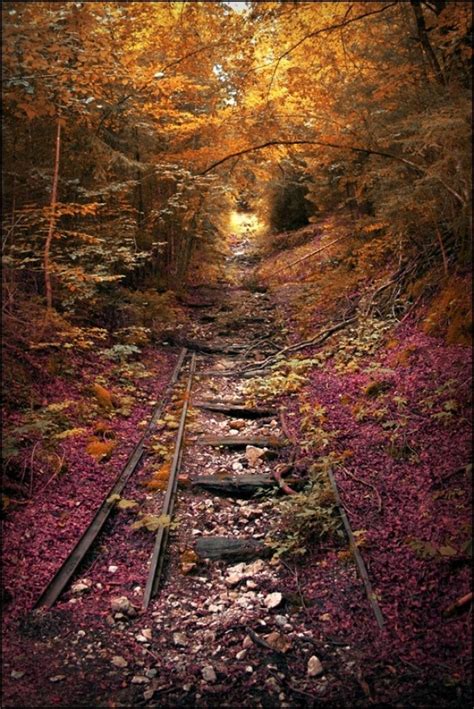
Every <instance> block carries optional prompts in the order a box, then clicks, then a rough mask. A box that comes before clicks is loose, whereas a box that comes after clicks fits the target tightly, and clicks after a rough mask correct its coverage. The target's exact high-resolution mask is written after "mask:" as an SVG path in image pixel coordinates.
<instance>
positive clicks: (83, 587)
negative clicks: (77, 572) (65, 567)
mask: <svg viewBox="0 0 474 709" xmlns="http://www.w3.org/2000/svg"><path fill="white" fill-rule="evenodd" d="M91 586H92V581H90V580H89V579H81V580H80V581H77V583H75V584H73V585H72V586H71V591H72V592H73V593H87V592H88V591H90V590H91Z"/></svg>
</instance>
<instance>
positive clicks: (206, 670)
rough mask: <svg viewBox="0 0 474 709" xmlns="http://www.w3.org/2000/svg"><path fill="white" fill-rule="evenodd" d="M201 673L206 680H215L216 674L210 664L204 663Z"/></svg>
mask: <svg viewBox="0 0 474 709" xmlns="http://www.w3.org/2000/svg"><path fill="white" fill-rule="evenodd" d="M201 674H202V677H203V679H204V680H205V681H206V682H215V681H216V679H217V675H216V673H215V671H214V668H213V666H212V665H206V666H205V667H203V668H202V670H201Z"/></svg>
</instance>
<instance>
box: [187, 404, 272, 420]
mask: <svg viewBox="0 0 474 709" xmlns="http://www.w3.org/2000/svg"><path fill="white" fill-rule="evenodd" d="M193 406H195V407H196V408H197V409H205V410H206V411H215V412H217V413H220V414H225V415H226V416H232V417H233V418H242V419H259V418H267V417H270V416H277V412H276V411H275V409H266V408H263V407H251V406H245V404H244V403H230V402H220V401H195V402H194V403H193Z"/></svg>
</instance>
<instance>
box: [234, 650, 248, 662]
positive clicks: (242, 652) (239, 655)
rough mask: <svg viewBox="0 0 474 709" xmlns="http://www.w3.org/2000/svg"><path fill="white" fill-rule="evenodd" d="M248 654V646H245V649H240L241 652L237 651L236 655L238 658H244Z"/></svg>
mask: <svg viewBox="0 0 474 709" xmlns="http://www.w3.org/2000/svg"><path fill="white" fill-rule="evenodd" d="M246 655H247V648H244V649H243V650H240V652H238V653H237V655H236V656H235V659H236V660H243V659H244V657H245V656H246Z"/></svg>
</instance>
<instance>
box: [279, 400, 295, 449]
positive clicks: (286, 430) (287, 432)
mask: <svg viewBox="0 0 474 709" xmlns="http://www.w3.org/2000/svg"><path fill="white" fill-rule="evenodd" d="M280 425H281V430H282V431H283V433H284V434H285V438H288V440H289V441H290V443H293V445H294V446H296V445H297V444H298V441H297V440H296V438H295V437H294V436H293V434H292V433H291V432H290V429H289V428H288V422H287V420H286V417H285V412H284V411H283V409H280Z"/></svg>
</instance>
